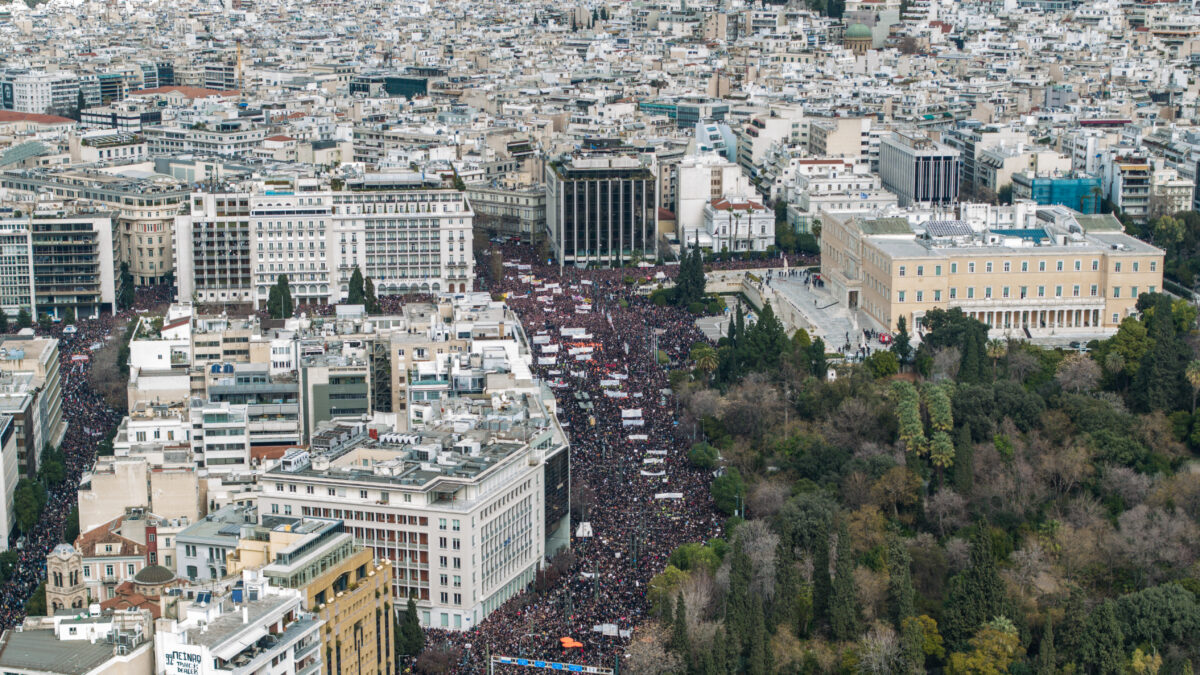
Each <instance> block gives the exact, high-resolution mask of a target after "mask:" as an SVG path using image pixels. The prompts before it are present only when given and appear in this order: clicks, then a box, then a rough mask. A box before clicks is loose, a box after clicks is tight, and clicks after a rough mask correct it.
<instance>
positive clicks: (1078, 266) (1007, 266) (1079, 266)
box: [900, 259, 1158, 277]
mask: <svg viewBox="0 0 1200 675" xmlns="http://www.w3.org/2000/svg"><path fill="white" fill-rule="evenodd" d="M1074 267H1075V270H1074V271H1076V272H1082V271H1083V261H1082V260H1076V261H1075V266H1074ZM1140 268H1141V265H1140V263H1139V262H1138V261H1136V260H1135V261H1133V271H1134V272H1137V271H1139V270H1140ZM1002 269H1003V271H1005V272H1011V271H1012V263H1011V262H1005V263H1004V264H1003V267H1002ZM983 271H984V272H987V273H991V272H992V271H993V269H992V262H991V261H990V260H989V261H987V262H985V263H984V270H983ZM1021 271H1022V272H1028V271H1029V261H1028V260H1022V261H1021ZM1038 271H1039V272H1045V271H1046V261H1045V260H1039V261H1038ZM1055 271H1056V272H1063V271H1065V269H1064V267H1063V261H1062V260H1059V261H1056V264H1055ZM1092 271H1093V272H1098V271H1100V261H1099V260H1098V259H1093V260H1092ZM1120 271H1121V263H1120V262H1119V261H1118V262H1114V263H1113V272H1120ZM1150 271H1151V272H1157V271H1158V261H1156V260H1151V261H1150ZM967 272H968V273H970V274H974V273H975V263H973V262H969V263H967ZM907 273H908V267H907V266H906V265H900V276H905V275H906V274H907ZM950 273H951V274H958V263H950ZM933 275H934V276H941V275H942V266H941V265H934V266H933ZM917 276H919V277H922V276H925V266H924V265H917Z"/></svg>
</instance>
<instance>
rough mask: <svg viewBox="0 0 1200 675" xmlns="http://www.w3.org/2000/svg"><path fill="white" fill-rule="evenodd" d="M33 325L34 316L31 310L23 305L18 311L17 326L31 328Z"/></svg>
mask: <svg viewBox="0 0 1200 675" xmlns="http://www.w3.org/2000/svg"><path fill="white" fill-rule="evenodd" d="M32 325H33V317H32V316H30V315H29V310H27V309H25V308H24V307H22V308H21V309H20V310H18V311H17V328H29V327H30V326H32Z"/></svg>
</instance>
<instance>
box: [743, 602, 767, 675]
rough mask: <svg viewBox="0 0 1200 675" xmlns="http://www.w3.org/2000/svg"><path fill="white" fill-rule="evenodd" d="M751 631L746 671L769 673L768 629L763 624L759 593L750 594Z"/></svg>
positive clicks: (755, 674) (748, 640)
mask: <svg viewBox="0 0 1200 675" xmlns="http://www.w3.org/2000/svg"><path fill="white" fill-rule="evenodd" d="M749 618H750V625H749V628H750V632H749V634H748V636H747V640H746V642H747V645H746V672H747V673H749V675H767V673H768V672H769V671H768V670H767V631H766V627H765V626H764V625H763V607H762V599H761V598H760V597H759V595H758V594H757V593H755V594H754V595H752V596H750V617H749Z"/></svg>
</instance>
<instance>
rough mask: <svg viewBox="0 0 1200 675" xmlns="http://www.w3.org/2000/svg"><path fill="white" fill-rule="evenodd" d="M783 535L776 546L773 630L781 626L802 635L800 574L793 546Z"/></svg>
mask: <svg viewBox="0 0 1200 675" xmlns="http://www.w3.org/2000/svg"><path fill="white" fill-rule="evenodd" d="M785 539H786V537H781V538H780V540H779V545H778V546H777V547H776V548H775V600H774V602H773V603H772V605H771V627H772V632H774V631H775V630H778V629H779V627H780V626H786V627H788V628H789V629H791V631H792V634H793V635H797V636H798V635H800V625H799V624H800V608H799V600H800V574H799V572H797V570H796V561H795V557H794V556H793V555H792V551H791V547H790V546H788V545H786V544H785V543H784V540H785Z"/></svg>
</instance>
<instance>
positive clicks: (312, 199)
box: [176, 174, 474, 308]
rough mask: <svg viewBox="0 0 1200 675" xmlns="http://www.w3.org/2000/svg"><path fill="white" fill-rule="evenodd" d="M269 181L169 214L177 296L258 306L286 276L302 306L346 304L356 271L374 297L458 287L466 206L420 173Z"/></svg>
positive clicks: (464, 263)
mask: <svg viewBox="0 0 1200 675" xmlns="http://www.w3.org/2000/svg"><path fill="white" fill-rule="evenodd" d="M336 187H337V189H332V187H331V186H330V185H329V184H325V183H322V182H320V181H318V180H316V179H298V180H294V181H293V180H274V181H266V182H260V183H247V184H244V185H240V186H236V187H235V186H230V188H229V189H227V190H225V191H222V192H215V193H197V194H194V195H193V196H192V200H191V213H190V214H187V215H183V216H180V217H179V218H178V219H177V220H176V247H177V259H176V264H177V265H178V266H179V274H178V275H177V279H176V280H177V284H178V288H179V297H180V298H182V299H188V298H194V299H195V300H197V301H199V302H235V303H242V302H248V303H252V304H253V305H254V306H255V307H256V308H257V307H260V306H262V305H265V303H266V301H267V298H268V296H269V293H270V288H271V286H272V285H274V284H275V283H276V281H277V279H278V278H279V275H281V274H286V275H287V277H288V282H289V283H290V284H291V289H292V297H293V298H295V299H296V301H297V302H298V303H300V304H310V303H311V304H327V303H337V302H341V301H344V300H345V298H346V297H347V295H348V293H349V290H350V277H351V276H352V275H353V273H354V270H355V268H358V269H361V270H362V273H363V275H364V276H367V277H370V278H371V279H372V280H373V281H374V283H375V290H376V292H377V293H379V294H380V295H385V294H403V293H409V292H417V293H429V292H433V293H440V292H445V291H452V292H465V291H467V290H468V289H470V287H471V285H472V284H471V282H472V280H473V278H474V256H473V253H472V250H471V224H472V220H473V216H474V214H473V212H472V211H471V207H470V205H469V204H468V203H467V200H466V197H465V196H464V194H463V193H462V192H459V191H457V190H453V189H446V188H443V187H441V183H440V181H438V180H429V179H426V178H424V177H423V176H422V175H421V174H372V175H368V176H365V177H361V178H358V179H351V180H347V181H344V182H342V183H339V184H338V185H337V186H336Z"/></svg>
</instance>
